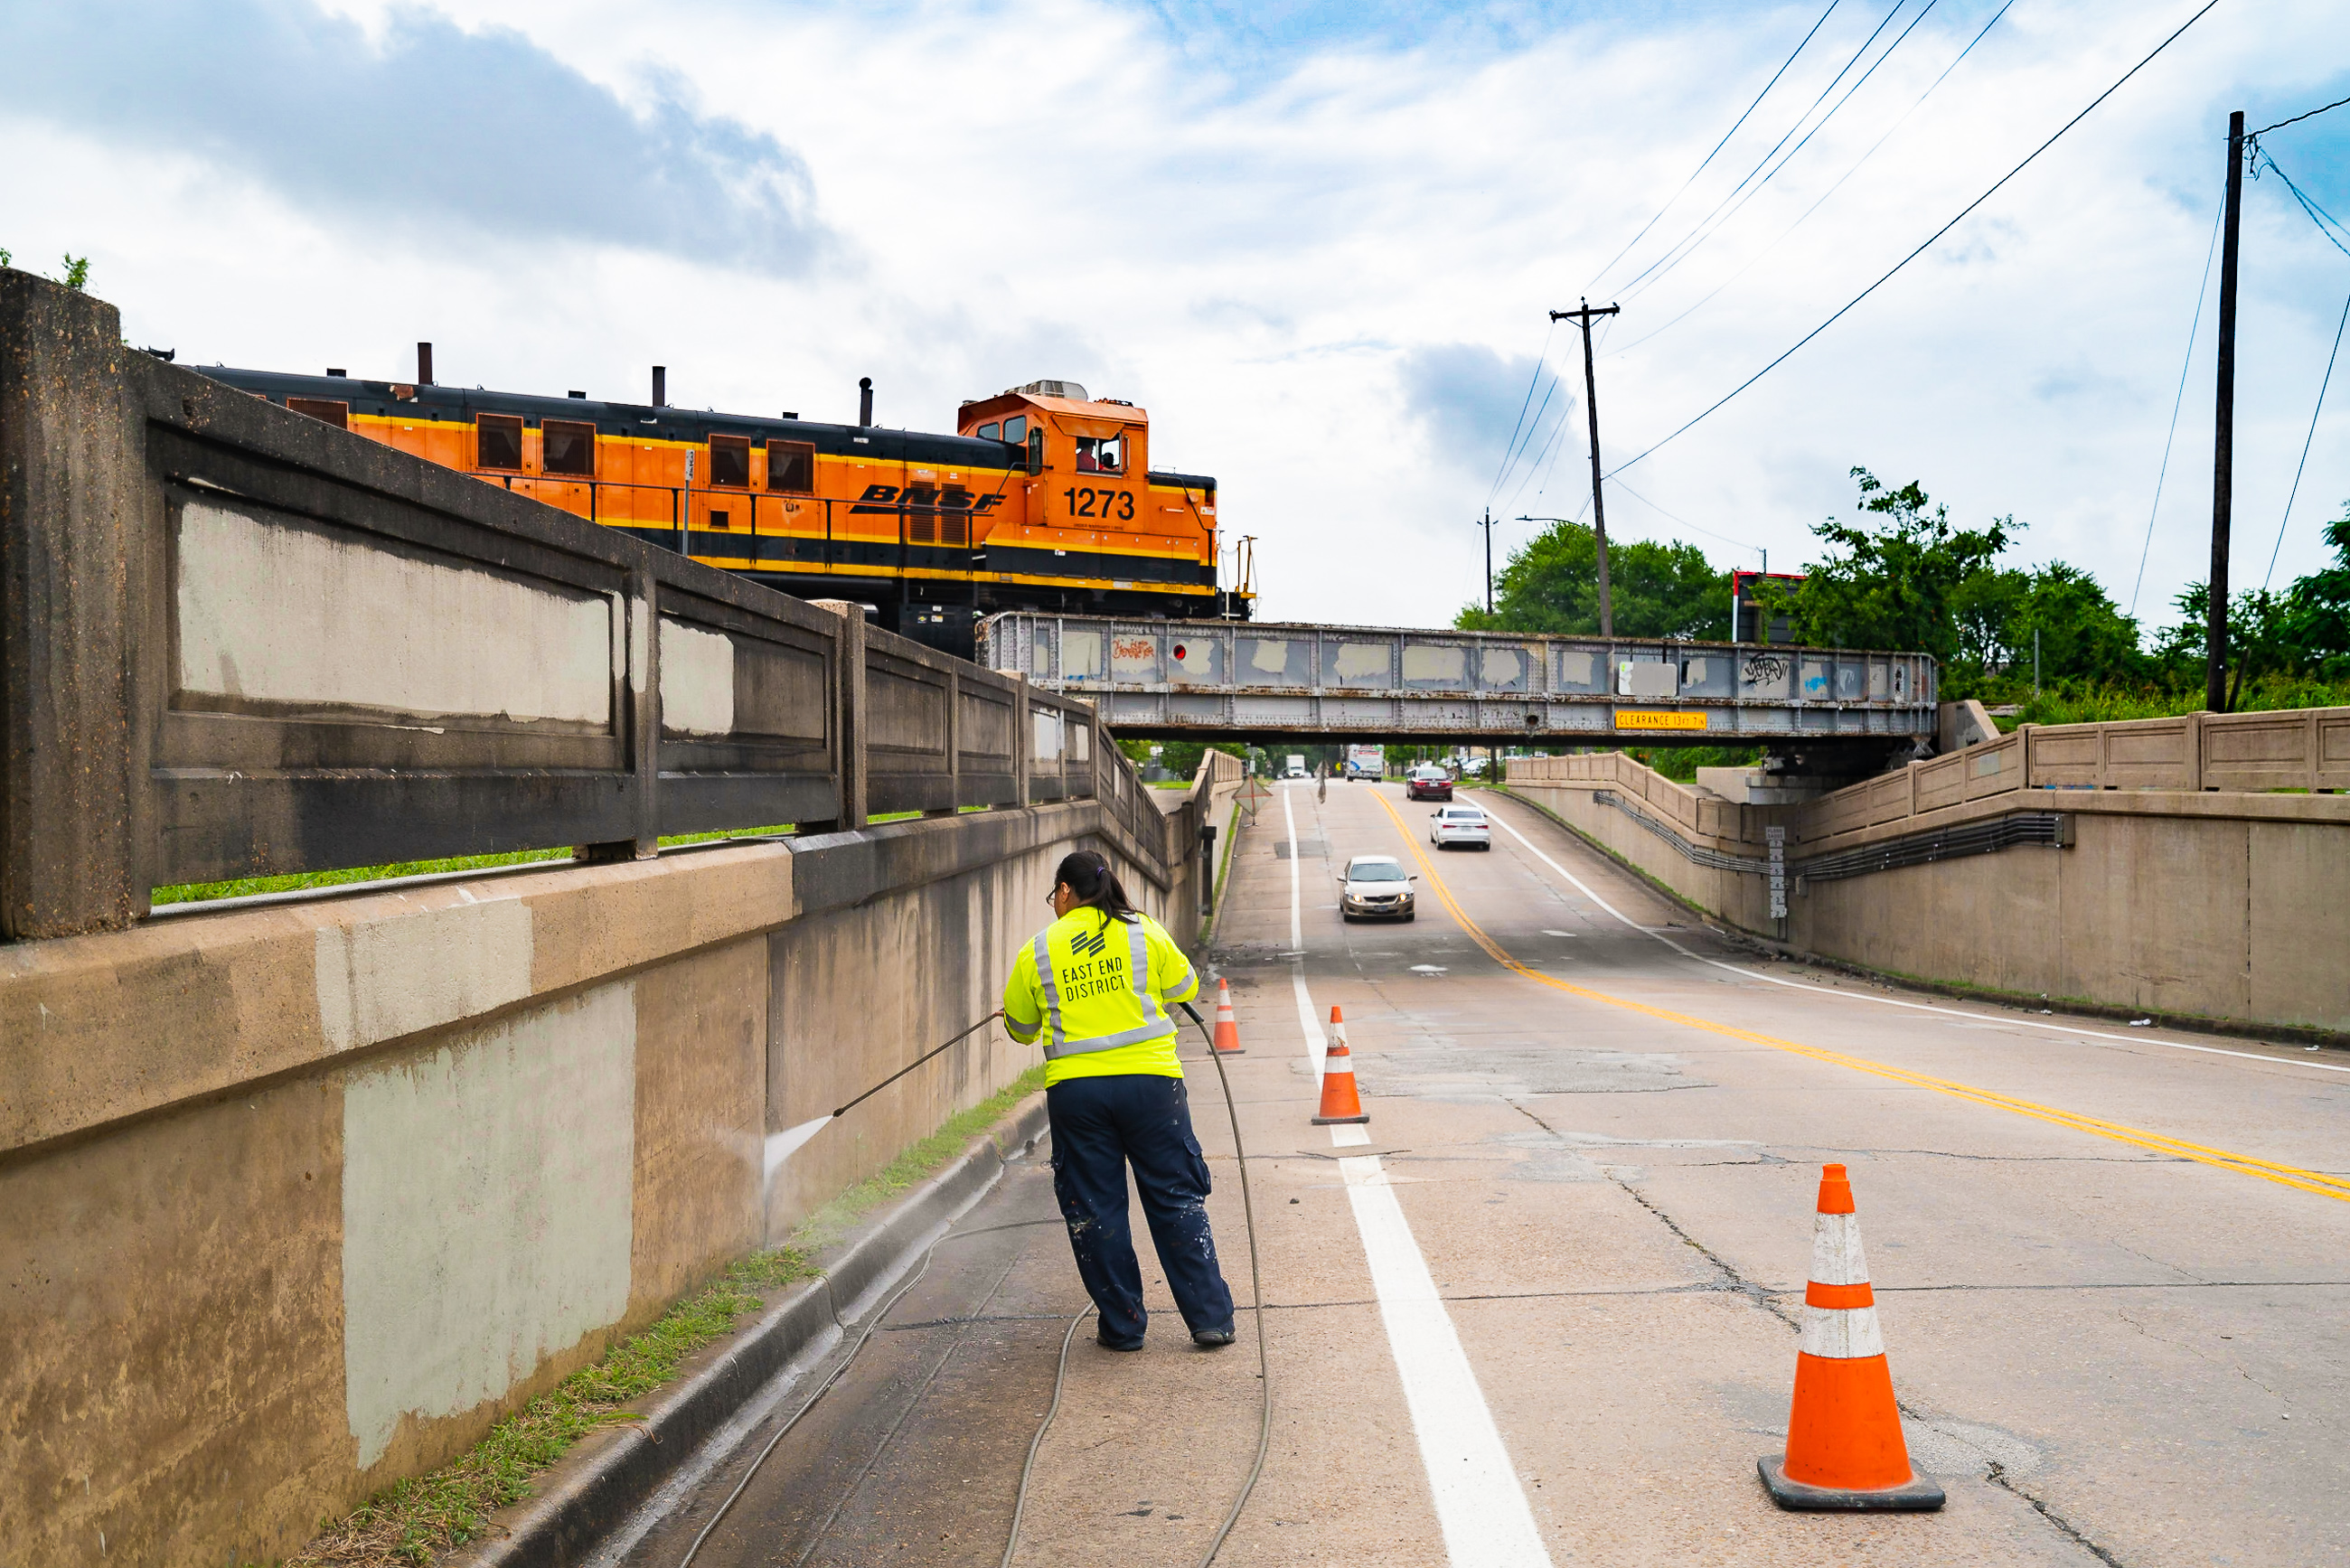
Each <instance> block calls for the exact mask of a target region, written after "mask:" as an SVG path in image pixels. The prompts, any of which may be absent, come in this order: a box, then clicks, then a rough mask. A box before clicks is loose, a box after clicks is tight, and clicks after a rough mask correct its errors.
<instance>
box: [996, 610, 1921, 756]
mask: <svg viewBox="0 0 2350 1568" xmlns="http://www.w3.org/2000/svg"><path fill="white" fill-rule="evenodd" d="M979 659H980V662H981V663H983V664H984V665H987V666H988V667H990V668H991V669H993V670H998V671H1000V672H1003V673H1006V674H1019V675H1024V676H1026V677H1027V678H1028V680H1029V682H1030V684H1031V685H1033V686H1038V687H1043V688H1045V689H1046V690H1049V691H1057V692H1063V693H1070V694H1076V695H1082V696H1085V697H1087V698H1089V699H1091V700H1092V701H1094V702H1095V703H1096V704H1097V706H1098V707H1099V709H1100V711H1101V715H1102V719H1103V721H1104V722H1106V723H1107V724H1109V725H1110V726H1111V727H1113V728H1115V729H1116V730H1117V731H1118V732H1120V733H1121V734H1127V735H1133V736H1149V737H1152V738H1159V739H1163V738H1169V737H1180V736H1185V735H1206V734H1214V735H1220V736H1227V737H1232V738H1245V739H1247V740H1250V741H1254V742H1277V741H1302V740H1317V739H1318V740H1331V739H1337V738H1340V737H1345V738H1349V739H1360V740H1381V741H1399V742H1401V741H1417V742H1454V741H1474V742H1482V743H1488V744H1493V743H1501V742H1529V741H1533V742H1551V743H1554V744H1555V743H1558V742H1578V741H1587V742H1594V743H1598V742H1622V741H1627V740H1631V741H1638V742H1642V743H1646V744H1667V745H1675V744H1679V745H1706V744H1719V743H1721V742H1724V741H1729V742H1731V743H1733V744H1752V743H1758V742H1759V743H1764V744H1771V743H1777V742H1803V743H1804V744H1806V745H1809V746H1814V747H1816V746H1818V745H1820V744H1821V743H1822V742H1829V743H1832V744H1833V745H1834V746H1835V749H1837V750H1840V751H1841V750H1852V751H1858V750H1862V749H1865V748H1866V747H1867V746H1869V745H1870V744H1871V743H1877V744H1878V745H1880V746H1882V745H1884V743H1886V742H1892V743H1893V744H1894V745H1897V746H1898V745H1899V744H1900V743H1902V742H1910V743H1915V742H1919V741H1923V740H1926V739H1928V738H1929V737H1931V736H1932V735H1933V734H1934V732H1935V722H1936V711H1935V699H1936V696H1937V684H1938V682H1937V673H1938V672H1937V670H1936V667H1935V663H1934V660H1933V659H1931V658H1930V657H1929V656H1928V655H1926V654H1922V653H1883V652H1870V651H1863V650H1856V649H1827V648H1806V647H1794V646H1789V645H1786V644H1753V643H1722V642H1686V641H1676V640H1673V639H1653V638H1647V639H1644V638H1622V637H1618V638H1597V637H1539V636H1527V635H1523V634H1520V633H1509V632H1471V631H1425V630H1413V629H1409V628H1399V627H1376V626H1308V625H1299V624H1281V623H1269V622H1263V621H1258V622H1225V621H1208V622H1199V621H1191V622H1183V621H1169V620H1140V619H1124V618H1115V617H1107V616H1069V615H1049V614H1042V613H1037V612H1033V611H1010V612H1006V613H1004V614H1002V615H998V616H995V617H993V618H990V619H989V620H987V621H986V622H984V623H983V625H982V627H981V629H980V652H979ZM1887 749H1890V748H1887Z"/></svg>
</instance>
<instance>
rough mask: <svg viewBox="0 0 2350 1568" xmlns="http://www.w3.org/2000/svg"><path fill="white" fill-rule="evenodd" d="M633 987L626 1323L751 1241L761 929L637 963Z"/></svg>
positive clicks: (754, 1229)
mask: <svg viewBox="0 0 2350 1568" xmlns="http://www.w3.org/2000/svg"><path fill="white" fill-rule="evenodd" d="M635 992H636V1009H637V1021H636V1073H637V1086H636V1187H635V1197H634V1199H633V1214H634V1219H633V1220H632V1222H631V1225H630V1237H631V1241H630V1260H629V1277H630V1285H629V1323H630V1324H635V1323H639V1322H641V1321H644V1320H646V1319H648V1318H650V1317H651V1316H653V1315H656V1314H659V1313H660V1311H661V1310H662V1309H663V1308H664V1307H666V1306H667V1305H668V1303H670V1302H671V1301H673V1300H675V1299H676V1298H677V1297H678V1296H679V1295H680V1294H681V1293H684V1292H685V1291H687V1290H688V1289H691V1287H692V1286H694V1285H695V1284H697V1283H699V1282H701V1281H702V1280H704V1279H707V1278H708V1277H709V1276H710V1275H711V1274H712V1272H715V1271H716V1270H717V1269H718V1268H719V1267H720V1266H721V1265H723V1263H724V1262H726V1261H727V1260H728V1259H730V1258H733V1257H736V1256H738V1255H740V1254H741V1253H743V1252H747V1251H751V1250H752V1249H754V1248H755V1247H757V1246H758V1245H759V1243H760V1204H759V1197H760V1192H759V1189H760V1185H761V1180H762V1169H763V1166H764V1160H763V1158H762V1146H763V1143H764V1138H765V1135H766V1127H765V1115H766V1099H767V1096H766V1037H767V942H766V939H765V938H764V937H750V938H746V939H744V940H740V941H734V942H729V943H727V944H726V945H724V946H723V947H718V948H712V949H710V950H706V951H703V952H699V953H695V954H693V955H692V956H691V957H689V958H684V959H681V960H679V961H676V962H674V963H669V964H663V965H661V966H660V968H658V969H651V970H647V971H645V972H644V973H642V974H640V975H639V976H638V977H637V979H636V981H635Z"/></svg>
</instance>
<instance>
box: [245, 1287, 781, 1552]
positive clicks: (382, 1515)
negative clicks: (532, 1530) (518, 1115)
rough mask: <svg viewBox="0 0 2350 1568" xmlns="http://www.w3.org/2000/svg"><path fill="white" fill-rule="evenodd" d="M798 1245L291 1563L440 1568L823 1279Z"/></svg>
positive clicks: (703, 1297)
mask: <svg viewBox="0 0 2350 1568" xmlns="http://www.w3.org/2000/svg"><path fill="white" fill-rule="evenodd" d="M817 1272H818V1271H817V1270H816V1267H815V1266H814V1265H813V1264H812V1263H811V1262H809V1261H808V1256H807V1254H806V1252H805V1251H802V1250H801V1249H799V1248H798V1247H796V1246H786V1247H779V1248H777V1249H775V1251H767V1252H754V1253H753V1254H752V1255H751V1256H749V1257H747V1258H743V1259H741V1260H739V1261H737V1262H735V1263H734V1264H733V1266H732V1267H731V1268H729V1269H728V1270H727V1271H726V1272H725V1273H724V1274H723V1276H721V1277H720V1278H719V1279H718V1280H717V1281H716V1282H713V1283H712V1284H711V1285H710V1286H709V1287H708V1288H707V1289H705V1290H703V1291H702V1293H700V1294H698V1295H695V1296H692V1297H690V1298H688V1299H687V1300H685V1301H682V1302H680V1303H678V1304H677V1305H675V1306H673V1307H671V1308H670V1310H669V1311H668V1312H667V1313H665V1314H662V1315H661V1317H660V1321H659V1322H657V1323H655V1324H653V1325H652V1326H651V1327H650V1328H649V1329H647V1330H645V1331H644V1332H643V1333H642V1334H635V1335H632V1336H630V1337H629V1338H628V1339H625V1340H623V1341H621V1342H620V1343H619V1344H618V1345H614V1346H613V1347H612V1348H611V1349H610V1350H608V1351H607V1352H606V1353H605V1355H604V1358H603V1359H602V1360H600V1361H598V1363H596V1365H594V1366H584V1367H581V1368H580V1369H579V1370H578V1371H577V1372H575V1373H573V1374H572V1375H571V1376H568V1377H567V1378H565V1379H564V1380H563V1381H562V1382H561V1383H559V1384H557V1385H556V1386H555V1387H554V1388H553V1389H551V1390H550V1391H548V1392H547V1393H545V1394H542V1395H540V1396H539V1397H537V1398H536V1399H534V1400H532V1401H531V1402H530V1403H529V1404H528V1405H527V1406H525V1407H523V1408H522V1409H520V1410H517V1411H515V1413H514V1414H513V1415H511V1416H508V1417H506V1418H505V1419H504V1420H503V1421H500V1422H499V1423H498V1424H497V1425H496V1426H495V1427H493V1428H490V1434H489V1436H488V1437H486V1438H483V1439H482V1440H481V1441H480V1442H478V1443H476V1444H474V1445H473V1449H472V1450H471V1451H470V1452H468V1453H467V1454H466V1455H465V1456H464V1457H463V1458H462V1459H458V1460H456V1461H455V1462H454V1463H452V1464H449V1465H446V1466H443V1467H442V1469H437V1470H434V1471H433V1472H432V1473H431V1474H430V1475H422V1476H416V1477H412V1478H411V1479H409V1480H402V1481H399V1482H396V1483H395V1484H393V1485H392V1486H390V1487H388V1488H386V1489H385V1490H382V1491H380V1492H378V1493H377V1494H376V1495H375V1496H373V1497H371V1498H369V1500H368V1501H366V1502H364V1503H362V1504H361V1505H360V1506H359V1507H358V1508H357V1509H355V1510H353V1511H351V1512H350V1513H348V1514H347V1515H346V1516H344V1517H343V1518H341V1519H338V1520H328V1521H323V1523H322V1525H321V1533H320V1534H319V1536H318V1537H317V1539H316V1540H314V1541H312V1542H310V1544H309V1545H308V1546H307V1548H306V1549H305V1550H304V1551H303V1552H302V1553H301V1554H300V1555H299V1556H296V1557H294V1558H292V1559H289V1561H288V1568H350V1565H355V1564H370V1565H373V1564H384V1563H418V1564H422V1563H431V1562H432V1560H433V1559H434V1558H435V1557H437V1556H439V1555H440V1554H441V1553H442V1552H446V1551H449V1550H450V1549H451V1548H452V1547H456V1546H462V1545H463V1544H464V1543H465V1542H468V1541H471V1540H473V1538H474V1537H475V1536H477V1535H479V1534H480V1533H481V1532H482V1528H483V1525H484V1522H485V1521H486V1520H487V1518H488V1515H489V1512H490V1511H491V1510H492V1509H495V1508H502V1507H504V1505H505V1504H507V1503H510V1502H515V1501H520V1500H521V1499H523V1498H525V1497H527V1496H528V1495H530V1482H531V1480H532V1478H533V1477H535V1476H536V1475H537V1474H538V1473H539V1472H540V1471H542V1470H544V1469H546V1467H547V1466H549V1465H551V1464H553V1463H554V1462H555V1461H556V1459H560V1458H562V1457H563V1455H564V1453H565V1451H566V1450H567V1449H569V1448H570V1447H571V1445H572V1444H574V1443H576V1442H577V1441H578V1440H579V1439H580V1438H584V1437H586V1436H587V1434H588V1433H590V1432H592V1431H594V1430H596V1429H597V1428H598V1427H601V1426H605V1425H608V1424H610V1423H613V1422H617V1421H626V1420H629V1419H630V1418H631V1416H630V1413H629V1412H628V1411H626V1410H622V1409H620V1408H619V1407H620V1406H622V1405H624V1404H626V1403H627V1402H628V1401H629V1400H631V1399H635V1398H638V1397H640V1396H642V1395H646V1394H650V1393H651V1392H652V1391H653V1390H654V1389H656V1388H658V1387H660V1386H661V1385H662V1384H664V1383H666V1382H668V1381H669V1380H670V1379H671V1377H673V1376H676V1375H677V1369H678V1366H679V1364H680V1363H681V1362H682V1361H683V1360H684V1359H685V1357H686V1356H688V1355H691V1354H692V1353H693V1352H694V1351H697V1350H699V1349H701V1348H702V1346H703V1345H708V1344H709V1343H710V1342H711V1341H712V1340H714V1339H716V1338H718V1337H719V1336H720V1335H722V1334H728V1333H731V1332H732V1331H733V1328H734V1324H735V1319H736V1318H737V1317H739V1316H740V1315H741V1314H744V1313H747V1312H754V1311H756V1310H758V1309H759V1308H760V1307H761V1306H763V1305H764V1304H765V1303H764V1301H763V1300H762V1299H761V1297H760V1295H759V1294H758V1293H760V1292H763V1291H769V1290H774V1289H776V1288H777V1287H779V1286H783V1285H787V1284H791V1283H794V1282H796V1281H799V1280H805V1279H809V1278H812V1277H814V1276H815V1275H816V1273H817Z"/></svg>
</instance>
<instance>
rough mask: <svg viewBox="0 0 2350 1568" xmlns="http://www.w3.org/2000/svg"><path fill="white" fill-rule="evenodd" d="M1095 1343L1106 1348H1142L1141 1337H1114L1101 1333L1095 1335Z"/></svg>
mask: <svg viewBox="0 0 2350 1568" xmlns="http://www.w3.org/2000/svg"><path fill="white" fill-rule="evenodd" d="M1094 1343H1095V1344H1096V1345H1100V1346H1101V1347H1102V1348H1103V1349H1104V1350H1140V1349H1141V1348H1142V1341H1141V1340H1139V1339H1134V1340H1122V1339H1112V1338H1110V1337H1109V1336H1108V1335H1107V1334H1096V1335H1094Z"/></svg>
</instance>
